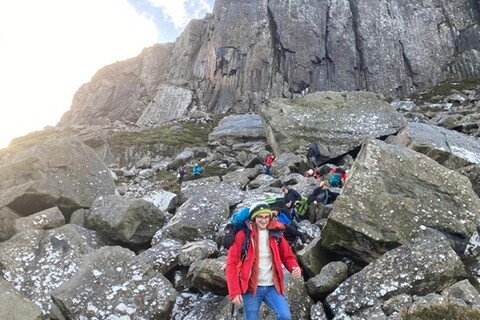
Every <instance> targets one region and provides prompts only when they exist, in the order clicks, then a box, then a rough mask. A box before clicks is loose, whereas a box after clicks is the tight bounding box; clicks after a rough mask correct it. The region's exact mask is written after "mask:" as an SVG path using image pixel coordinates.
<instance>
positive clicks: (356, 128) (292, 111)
mask: <svg viewBox="0 0 480 320" xmlns="http://www.w3.org/2000/svg"><path fill="white" fill-rule="evenodd" d="M260 114H261V116H262V118H263V121H264V122H265V131H266V132H267V140H268V142H269V144H270V145H271V146H272V148H273V151H274V152H275V154H281V153H284V152H295V153H300V154H306V147H307V146H308V145H309V143H311V142H317V144H318V146H319V148H320V153H321V154H322V158H323V160H325V161H326V160H329V159H333V158H336V157H338V156H341V155H343V154H345V153H347V152H350V151H352V150H354V149H356V148H358V147H359V146H360V145H361V142H362V141H363V140H364V139H365V138H379V137H383V136H388V135H391V134H394V133H396V132H398V131H399V130H400V129H401V128H402V127H403V126H404V125H405V119H404V117H403V115H401V114H400V113H398V112H397V111H395V110H394V109H393V108H392V107H391V106H390V105H389V104H388V103H387V102H386V101H385V100H384V99H383V98H382V97H381V96H379V95H377V94H374V93H371V92H317V93H313V94H310V95H307V96H305V97H303V98H299V99H294V100H289V99H274V100H271V101H269V102H267V103H266V104H265V106H264V107H263V108H262V109H261V112H260Z"/></svg>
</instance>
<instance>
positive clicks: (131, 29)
mask: <svg viewBox="0 0 480 320" xmlns="http://www.w3.org/2000/svg"><path fill="white" fill-rule="evenodd" d="M213 3H214V0H190V1H187V0H24V1H1V2H0V48H1V49H0V148H3V147H6V146H7V145H8V143H9V141H10V140H11V139H12V138H14V137H18V136H22V135H24V134H27V133H29V132H32V131H35V130H40V129H43V128H44V127H45V126H47V125H56V124H57V122H58V121H59V120H60V117H61V116H62V114H63V113H65V112H66V111H67V110H68V109H69V108H70V105H71V102H72V98H73V95H74V93H75V92H76V91H77V89H78V88H79V87H80V86H81V85H82V84H84V83H86V82H88V81H90V79H91V77H92V76H93V75H94V74H95V72H96V71H97V70H98V69H100V68H101V67H103V66H105V65H108V64H111V63H114V62H116V61H120V60H124V59H128V58H131V57H134V56H137V55H138V54H139V53H140V52H141V51H142V49H143V48H145V47H149V46H151V45H153V44H155V43H164V42H173V41H175V39H176V37H177V36H178V35H179V34H180V33H181V31H183V29H184V28H185V26H186V25H187V23H188V22H189V21H190V20H191V19H192V18H203V17H204V16H205V14H206V13H207V12H211V11H212V9H213Z"/></svg>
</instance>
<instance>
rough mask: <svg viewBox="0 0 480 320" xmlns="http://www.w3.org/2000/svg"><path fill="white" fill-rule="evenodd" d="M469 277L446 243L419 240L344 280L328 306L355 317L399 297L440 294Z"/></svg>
mask: <svg viewBox="0 0 480 320" xmlns="http://www.w3.org/2000/svg"><path fill="white" fill-rule="evenodd" d="M465 275H466V273H465V269H464V265H463V263H462V261H461V260H460V257H459V256H458V255H457V254H456V253H455V252H454V251H453V250H452V249H451V247H450V246H449V245H448V243H447V242H446V241H443V240H432V239H417V240H416V241H414V242H411V243H409V244H406V245H403V246H401V247H398V248H396V249H394V250H392V251H389V252H387V253H386V254H385V255H383V256H382V257H380V258H379V259H377V260H376V261H374V262H372V263H371V264H369V265H368V266H366V267H365V268H364V269H362V270H361V271H359V272H357V273H355V274H354V275H352V276H351V277H350V278H348V279H347V280H346V281H344V282H343V283H342V284H341V285H340V286H339V287H338V288H337V289H336V290H335V291H334V292H333V293H332V294H330V295H329V296H328V297H327V299H326V303H327V304H328V306H329V307H330V309H331V310H332V312H333V313H334V314H341V313H347V314H349V315H355V314H356V313H358V312H360V311H361V310H363V309H366V308H370V307H374V306H381V305H382V304H383V303H384V302H385V301H387V300H388V299H390V298H391V297H394V296H396V295H399V294H402V293H407V294H410V295H425V294H427V293H430V292H438V291H441V290H442V289H445V288H447V287H448V286H450V285H452V284H453V283H455V282H456V280H457V279H459V278H462V277H464V276H465Z"/></svg>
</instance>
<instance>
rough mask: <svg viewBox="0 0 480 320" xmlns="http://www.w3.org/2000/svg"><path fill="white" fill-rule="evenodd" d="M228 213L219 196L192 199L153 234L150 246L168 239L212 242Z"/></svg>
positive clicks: (224, 202)
mask: <svg viewBox="0 0 480 320" xmlns="http://www.w3.org/2000/svg"><path fill="white" fill-rule="evenodd" d="M229 213H230V211H229V205H228V202H227V200H226V199H223V198H221V195H217V196H214V195H211V196H210V197H203V196H197V197H192V198H190V199H189V200H187V201H186V202H185V203H184V204H182V205H181V206H180V208H178V210H177V212H176V213H175V215H174V216H173V218H172V219H170V221H168V223H167V224H166V225H165V226H164V227H163V229H162V230H159V231H158V232H157V233H156V234H155V236H154V238H153V240H152V244H153V245H155V244H157V243H158V242H159V241H161V240H162V239H168V238H170V239H176V240H179V241H198V240H205V239H210V240H214V239H215V237H216V232H217V231H218V229H219V227H220V224H221V223H222V222H223V221H224V220H225V219H226V218H227V217H228V215H229Z"/></svg>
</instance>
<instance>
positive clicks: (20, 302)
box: [0, 278, 42, 320]
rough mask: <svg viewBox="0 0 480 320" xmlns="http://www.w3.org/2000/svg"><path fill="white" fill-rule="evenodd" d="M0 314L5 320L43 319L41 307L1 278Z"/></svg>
mask: <svg viewBox="0 0 480 320" xmlns="http://www.w3.org/2000/svg"><path fill="white" fill-rule="evenodd" d="M0 315H1V317H2V319H5V320H42V312H41V310H40V307H39V306H37V305H36V304H35V303H33V302H31V301H28V300H27V299H25V298H24V297H22V296H21V295H20V294H19V293H18V292H17V291H15V289H14V288H13V287H12V286H11V285H10V284H9V283H8V282H6V281H5V280H3V279H2V278H0Z"/></svg>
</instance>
